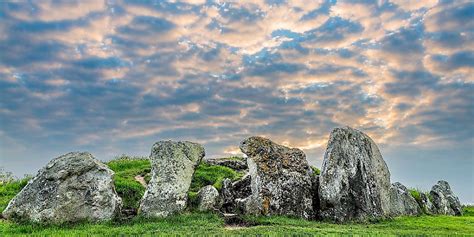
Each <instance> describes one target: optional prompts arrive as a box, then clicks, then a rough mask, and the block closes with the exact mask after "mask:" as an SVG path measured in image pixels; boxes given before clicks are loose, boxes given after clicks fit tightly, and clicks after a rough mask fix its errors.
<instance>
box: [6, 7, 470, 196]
mask: <svg viewBox="0 0 474 237" xmlns="http://www.w3.org/2000/svg"><path fill="white" fill-rule="evenodd" d="M473 16H474V2H473V1H461V0H459V1H458V0H456V1H445V0H440V1H437V0H423V1H409V0H378V1H369V0H367V1H364V0H361V1H336V0H327V1H309V0H308V1H303V0H287V1H285V0H265V1H264V0H257V1H227V2H226V1H211V0H207V1H203V0H192V1H169V2H165V1H119V0H117V1H115V0H109V1H100V0H94V1H92V0H86V1H72V0H68V1H55V0H53V1H46V0H44V1H17V2H9V1H0V166H1V167H2V168H3V169H4V170H7V171H11V172H13V173H14V174H15V175H17V176H22V175H24V174H34V173H35V172H36V171H37V170H38V169H39V168H41V167H42V166H44V165H45V164H46V163H47V162H48V161H49V160H51V159H53V158H55V157H57V156H60V155H62V154H64V153H67V152H70V151H89V152H91V153H92V154H93V155H94V156H95V157H96V158H98V159H100V160H110V159H112V158H114V157H116V156H118V155H121V154H128V155H134V156H147V155H149V153H150V149H151V146H152V144H153V143H154V142H156V141H159V140H168V139H172V140H190V141H195V142H198V143H201V144H203V145H204V147H205V149H206V157H213V158H215V157H223V156H231V155H241V153H240V151H239V149H238V145H239V143H240V141H242V140H243V139H245V138H246V137H249V136H253V135H259V136H265V137H267V138H270V139H272V140H273V141H275V142H278V143H281V144H284V145H287V146H291V147H298V148H300V149H302V150H303V151H304V152H305V153H306V155H307V159H308V161H309V163H310V164H312V165H316V166H320V165H321V162H322V159H323V156H324V151H325V149H326V144H327V140H328V137H329V133H330V132H331V130H332V129H333V128H334V127H338V126H351V127H353V128H356V129H359V130H361V131H363V132H365V133H367V134H368V135H369V136H371V137H372V139H373V140H374V141H375V142H376V143H377V144H378V146H379V148H380V150H381V152H382V155H383V156H384V159H385V161H386V162H387V164H388V166H389V168H390V172H391V180H392V182H396V181H400V182H402V183H403V184H405V185H406V186H407V187H415V188H420V189H424V190H429V189H431V186H432V185H434V184H435V183H436V182H437V181H438V180H440V179H444V180H447V181H448V182H449V183H450V184H451V187H452V189H453V191H454V192H455V193H457V194H458V195H459V197H460V199H461V201H462V202H464V203H474V186H473V183H474V150H473V149H474V148H473V147H474V121H473V118H474V76H473V75H474V17H473Z"/></svg>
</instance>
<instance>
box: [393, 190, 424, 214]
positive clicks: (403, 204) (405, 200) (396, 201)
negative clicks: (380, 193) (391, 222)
mask: <svg viewBox="0 0 474 237" xmlns="http://www.w3.org/2000/svg"><path fill="white" fill-rule="evenodd" d="M390 200H391V207H390V208H391V212H390V214H391V215H392V216H415V215H420V214H421V213H422V212H421V208H420V206H419V205H418V203H417V202H416V200H415V198H414V197H413V196H412V195H411V194H410V191H408V189H407V188H406V187H405V186H404V185H403V184H401V183H399V182H396V183H394V184H392V187H391V188H390Z"/></svg>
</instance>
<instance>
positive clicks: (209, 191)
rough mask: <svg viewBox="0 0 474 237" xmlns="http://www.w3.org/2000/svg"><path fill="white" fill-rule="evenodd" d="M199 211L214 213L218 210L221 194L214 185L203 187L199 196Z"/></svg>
mask: <svg viewBox="0 0 474 237" xmlns="http://www.w3.org/2000/svg"><path fill="white" fill-rule="evenodd" d="M197 196H198V197H197V198H198V206H197V207H198V210H200V211H212V210H214V209H215V208H216V206H217V203H218V199H219V192H218V191H217V189H216V188H214V186H212V185H207V186H204V187H202V188H201V189H200V190H199V192H198V194H197Z"/></svg>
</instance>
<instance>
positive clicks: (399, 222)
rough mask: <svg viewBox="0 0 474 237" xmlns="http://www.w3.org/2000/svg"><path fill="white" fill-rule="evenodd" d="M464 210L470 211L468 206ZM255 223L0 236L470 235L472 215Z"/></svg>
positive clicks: (205, 220) (162, 223)
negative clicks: (353, 221) (355, 221)
mask: <svg viewBox="0 0 474 237" xmlns="http://www.w3.org/2000/svg"><path fill="white" fill-rule="evenodd" d="M469 210H470V211H467V212H468V213H471V214H472V213H473V212H474V208H473V207H470V209H469ZM249 219H250V220H252V221H253V222H254V223H255V224H256V226H252V227H247V228H236V229H227V228H224V222H223V220H222V219H221V218H220V217H218V216H217V215H215V214H206V213H186V214H182V215H179V216H174V217H171V218H167V219H155V220H143V219H135V220H132V221H130V222H126V223H113V222H111V223H102V224H87V223H85V224H77V225H72V226H67V225H65V226H41V225H34V224H26V225H25V224H23V225H19V224H14V223H11V222H6V221H0V236H3V235H12V234H13V235H14V234H37V235H78V234H81V235H86V234H88V235H91V234H92V235H105V234H108V235H118V234H171V235H178V234H193V235H196V234H199V235H205V234H206V235H209V234H222V233H226V234H238V235H240V234H269V235H272V234H279V235H294V234H344V235H348V234H364V235H381V234H383V235H421V236H422V235H473V233H474V216H472V215H471V216H463V217H454V216H420V217H400V218H395V219H394V220H387V221H381V222H379V223H374V224H344V225H337V224H331V223H324V222H314V221H305V220H299V219H293V218H287V217H259V218H255V217H253V218H249Z"/></svg>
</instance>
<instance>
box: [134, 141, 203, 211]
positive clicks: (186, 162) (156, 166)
mask: <svg viewBox="0 0 474 237" xmlns="http://www.w3.org/2000/svg"><path fill="white" fill-rule="evenodd" d="M204 154H205V153H204V148H203V147H202V146H201V145H199V144H197V143H192V142H174V141H160V142H157V143H155V144H154V145H153V147H152V149H151V155H150V160H151V167H152V168H151V173H152V176H151V180H150V182H149V183H148V187H147V189H146V191H145V194H144V196H143V199H142V201H141V203H140V209H139V213H140V215H143V216H146V217H166V216H169V215H171V214H174V213H177V212H180V211H182V210H183V209H184V208H186V202H187V198H188V190H189V186H190V185H191V180H192V177H193V174H194V169H195V168H196V166H197V165H198V164H199V162H201V159H202V158H203V157H204Z"/></svg>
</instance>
